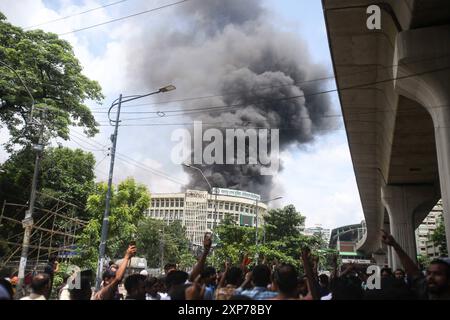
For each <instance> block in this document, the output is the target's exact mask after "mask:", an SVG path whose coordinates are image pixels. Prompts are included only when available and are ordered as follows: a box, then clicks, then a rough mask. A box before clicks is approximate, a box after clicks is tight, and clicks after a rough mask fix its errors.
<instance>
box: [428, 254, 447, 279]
mask: <svg viewBox="0 0 450 320" xmlns="http://www.w3.org/2000/svg"><path fill="white" fill-rule="evenodd" d="M432 264H440V265H441V266H445V268H446V274H447V278H448V279H450V264H449V263H448V262H447V261H445V260H443V259H439V258H438V259H434V260H432V261H431V262H430V265H432Z"/></svg>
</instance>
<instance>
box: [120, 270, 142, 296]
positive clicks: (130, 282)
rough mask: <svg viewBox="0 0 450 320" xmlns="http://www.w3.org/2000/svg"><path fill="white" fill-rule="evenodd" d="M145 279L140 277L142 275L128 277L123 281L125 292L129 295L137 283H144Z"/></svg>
mask: <svg viewBox="0 0 450 320" xmlns="http://www.w3.org/2000/svg"><path fill="white" fill-rule="evenodd" d="M146 279H147V277H146V276H144V275H142V274H132V275H129V276H128V277H127V278H126V279H125V283H124V286H125V290H127V292H128V293H130V292H131V291H133V289H135V288H136V287H137V286H138V285H139V282H141V281H142V282H145V280H146Z"/></svg>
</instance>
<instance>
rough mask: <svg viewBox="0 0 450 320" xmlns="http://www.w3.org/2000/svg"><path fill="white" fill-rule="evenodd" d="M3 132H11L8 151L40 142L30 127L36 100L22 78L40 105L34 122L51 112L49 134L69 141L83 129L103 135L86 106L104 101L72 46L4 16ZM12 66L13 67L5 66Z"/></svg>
mask: <svg viewBox="0 0 450 320" xmlns="http://www.w3.org/2000/svg"><path fill="white" fill-rule="evenodd" d="M0 61H1V63H0V99H1V101H0V102H1V104H0V106H1V107H0V129H1V128H2V126H4V127H6V128H7V129H8V133H9V135H10V140H9V141H8V142H7V143H6V148H7V150H8V151H9V152H12V151H13V150H14V147H17V146H26V145H29V144H30V143H35V142H36V136H37V130H38V128H36V126H32V125H30V123H29V119H30V117H29V116H30V111H31V106H32V99H31V97H30V96H29V95H28V93H27V91H26V88H25V87H24V85H23V84H22V83H21V81H20V80H19V79H18V77H17V75H16V74H15V73H14V71H12V70H11V69H10V68H12V69H13V70H15V72H16V73H17V74H18V75H19V76H20V77H21V78H22V80H23V81H24V82H25V83H26V85H27V87H28V88H29V90H30V92H31V94H32V95H33V97H34V100H35V107H36V110H35V111H36V112H35V113H34V117H40V116H42V113H41V112H39V110H42V108H43V107H45V108H46V110H47V111H46V112H45V117H42V118H41V119H40V120H41V121H43V122H44V125H45V129H46V130H45V132H46V134H47V135H48V136H49V137H60V138H63V139H66V140H67V139H68V137H69V136H68V134H69V126H72V125H74V126H80V127H83V128H84V130H85V132H86V133H87V134H88V135H94V134H95V133H97V132H98V129H97V123H96V121H95V119H94V117H93V115H92V113H91V111H90V109H89V108H88V107H87V106H86V105H85V104H84V103H85V101H86V100H93V101H95V102H100V101H101V100H102V99H103V95H102V93H101V88H100V85H99V84H98V83H97V82H96V81H92V80H90V79H89V78H87V77H86V76H84V75H83V74H82V67H81V64H80V62H79V61H78V59H77V58H76V57H75V55H74V52H73V49H72V47H71V45H70V44H69V42H67V41H65V40H62V39H59V38H58V36H57V35H56V34H53V33H47V32H44V31H42V30H30V31H24V30H23V29H21V28H19V27H17V26H14V25H12V24H10V23H8V22H6V17H5V16H4V15H3V14H2V13H1V12H0ZM4 64H6V65H8V66H9V67H10V68H8V67H6V66H5V65H4Z"/></svg>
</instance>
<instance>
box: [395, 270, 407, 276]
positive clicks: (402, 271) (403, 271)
mask: <svg viewBox="0 0 450 320" xmlns="http://www.w3.org/2000/svg"><path fill="white" fill-rule="evenodd" d="M398 271H400V272H401V273H403V275H405V270H403V269H400V268H398V269H396V270H395V272H398Z"/></svg>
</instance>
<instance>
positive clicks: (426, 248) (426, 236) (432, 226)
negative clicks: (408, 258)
mask: <svg viewBox="0 0 450 320" xmlns="http://www.w3.org/2000/svg"><path fill="white" fill-rule="evenodd" d="M442 212H443V209H442V200H440V201H439V202H438V203H437V204H436V206H434V208H433V209H432V210H431V211H430V213H429V214H428V216H427V217H426V218H425V219H424V220H423V222H422V223H421V224H420V225H419V227H418V228H417V229H416V247H417V255H422V256H428V257H429V258H432V259H433V258H437V257H439V256H440V251H439V247H438V246H435V245H434V243H433V241H431V236H432V235H433V233H434V231H435V230H436V228H437V227H438V225H439V223H440V222H441V220H442V219H443V217H442Z"/></svg>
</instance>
